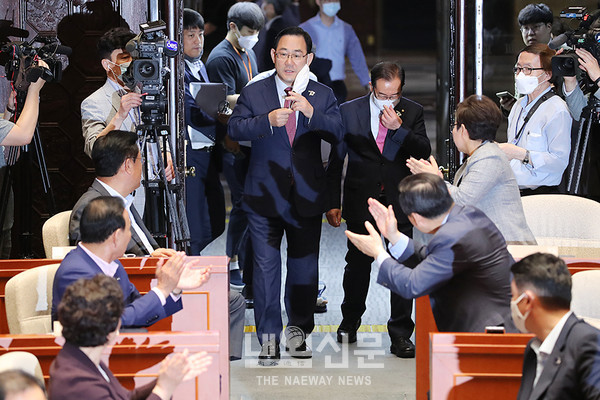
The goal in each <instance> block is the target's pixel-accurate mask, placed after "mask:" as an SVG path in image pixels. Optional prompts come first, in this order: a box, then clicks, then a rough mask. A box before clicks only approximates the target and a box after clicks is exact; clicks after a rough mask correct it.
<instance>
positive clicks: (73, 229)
mask: <svg viewBox="0 0 600 400" xmlns="http://www.w3.org/2000/svg"><path fill="white" fill-rule="evenodd" d="M100 196H110V193H108V192H107V191H106V189H105V188H104V186H102V184H101V183H100V182H98V180H94V182H93V183H92V186H90V187H89V188H88V190H87V192H85V193H84V194H83V195H82V196H81V197H80V198H79V200H77V203H76V204H75V206H74V207H73V212H72V213H71V220H70V221H69V238H70V240H71V244H76V243H77V242H79V241H80V240H81V236H80V233H79V221H80V220H81V214H82V213H83V209H84V208H85V206H87V205H88V203H89V202H90V201H92V200H93V199H95V198H97V197H100ZM129 211H130V212H131V215H132V216H133V219H134V220H135V221H136V223H137V224H138V226H139V227H140V228H141V229H142V231H144V233H145V235H146V237H147V238H148V241H149V242H150V245H151V246H152V247H154V249H157V248H158V243H156V241H155V240H154V238H153V237H152V235H151V234H150V232H149V231H148V229H146V226H145V225H144V221H143V220H142V218H141V217H140V215H139V214H138V212H137V211H136V209H135V207H134V206H133V204H132V205H131V206H130V207H129ZM125 252H126V253H128V254H135V255H136V256H139V257H143V256H147V255H149V253H148V252H147V251H146V247H145V246H144V244H143V243H142V240H141V239H140V237H139V236H138V234H137V232H136V231H135V229H133V227H132V228H131V240H130V241H129V245H128V246H127V250H125Z"/></svg>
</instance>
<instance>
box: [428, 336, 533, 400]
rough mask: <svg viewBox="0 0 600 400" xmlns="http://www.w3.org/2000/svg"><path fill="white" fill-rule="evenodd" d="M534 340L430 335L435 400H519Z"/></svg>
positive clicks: (433, 398)
mask: <svg viewBox="0 0 600 400" xmlns="http://www.w3.org/2000/svg"><path fill="white" fill-rule="evenodd" d="M532 337H533V335H529V334H527V335H525V334H484V333H432V334H430V340H431V400H446V399H448V400H479V399H481V398H485V399H489V400H503V399H515V398H516V397H517V393H518V391H519V386H520V384H521V370H522V367H523V354H524V352H525V346H526V345H527V342H529V340H530V339H531V338H532ZM483 393H485V396H483V395H482V394H483Z"/></svg>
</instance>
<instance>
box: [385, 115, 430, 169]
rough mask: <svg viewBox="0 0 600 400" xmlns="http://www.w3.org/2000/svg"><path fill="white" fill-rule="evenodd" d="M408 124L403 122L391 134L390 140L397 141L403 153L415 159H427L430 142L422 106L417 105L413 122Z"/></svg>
mask: <svg viewBox="0 0 600 400" xmlns="http://www.w3.org/2000/svg"><path fill="white" fill-rule="evenodd" d="M411 125H412V126H409V125H408V124H405V123H403V124H402V125H401V126H400V128H398V129H397V130H396V132H395V133H394V135H393V136H392V140H395V141H399V142H400V143H401V145H402V147H403V148H404V149H405V153H406V154H409V155H410V156H412V157H415V158H417V159H420V158H423V159H427V158H429V156H430V155H431V142H430V141H429V138H428V137H427V132H426V130H425V118H424V117H423V107H421V106H418V109H417V111H416V116H415V118H414V122H413V123H412V124H411Z"/></svg>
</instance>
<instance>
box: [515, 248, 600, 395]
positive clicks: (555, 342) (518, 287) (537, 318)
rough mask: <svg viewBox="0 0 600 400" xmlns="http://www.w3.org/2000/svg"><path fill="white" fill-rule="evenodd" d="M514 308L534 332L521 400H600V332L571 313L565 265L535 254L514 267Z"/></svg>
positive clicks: (526, 328) (522, 324) (521, 324)
mask: <svg viewBox="0 0 600 400" xmlns="http://www.w3.org/2000/svg"><path fill="white" fill-rule="evenodd" d="M511 271H512V273H513V281H512V282H511V291H512V301H511V303H510V308H511V312H512V317H513V320H514V322H515V325H516V326H517V328H518V329H519V330H520V331H522V332H524V333H525V332H531V333H533V334H535V338H533V339H531V341H530V342H529V344H527V348H526V349H525V359H524V360H523V376H522V378H521V388H520V389H519V395H518V397H517V398H518V400H527V399H546V400H549V399H561V400H564V399H598V398H600V374H599V372H600V370H599V369H598V366H599V365H600V354H599V353H598V343H599V342H598V341H599V339H600V331H598V329H596V328H594V327H592V326H590V325H588V324H587V323H585V322H584V321H582V320H580V319H579V318H577V316H575V314H573V312H572V311H570V310H569V309H570V306H571V274H570V273H569V270H568V268H567V266H566V264H565V262H564V261H563V260H561V259H560V258H558V257H555V256H553V255H550V254H541V253H536V254H532V255H530V256H528V257H525V258H523V259H522V260H521V261H519V262H518V263H516V264H515V265H513V266H512V268H511Z"/></svg>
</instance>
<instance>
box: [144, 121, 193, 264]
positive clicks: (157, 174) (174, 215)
mask: <svg viewBox="0 0 600 400" xmlns="http://www.w3.org/2000/svg"><path fill="white" fill-rule="evenodd" d="M142 120H143V121H144V122H146V121H145V120H144V115H142ZM137 134H138V137H140V138H142V145H141V146H140V147H141V154H143V155H144V156H145V157H144V159H145V161H144V170H145V174H146V175H145V179H144V188H145V190H146V212H145V218H144V219H145V223H146V225H147V227H148V228H149V230H150V232H152V234H153V236H154V237H155V239H156V240H157V242H159V243H161V242H162V243H161V245H162V246H163V247H167V243H166V242H167V237H168V236H170V235H169V233H172V238H173V241H174V242H175V245H176V248H177V249H178V250H184V251H186V252H187V251H189V244H190V228H189V226H188V221H187V215H186V212H185V204H184V199H183V185H182V184H181V183H180V182H181V177H180V176H179V172H178V170H177V168H175V178H174V181H175V183H174V184H170V183H169V182H168V181H167V177H166V175H165V166H166V165H167V155H166V146H167V143H168V142H169V140H168V138H169V127H168V126H165V125H157V124H149V125H146V124H144V125H138V127H137ZM159 143H162V148H163V151H162V152H161V151H160V146H158V144H159ZM149 158H151V160H149ZM155 166H156V170H155V169H154V167H155ZM165 200H166V207H165ZM165 211H166V218H165Z"/></svg>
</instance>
